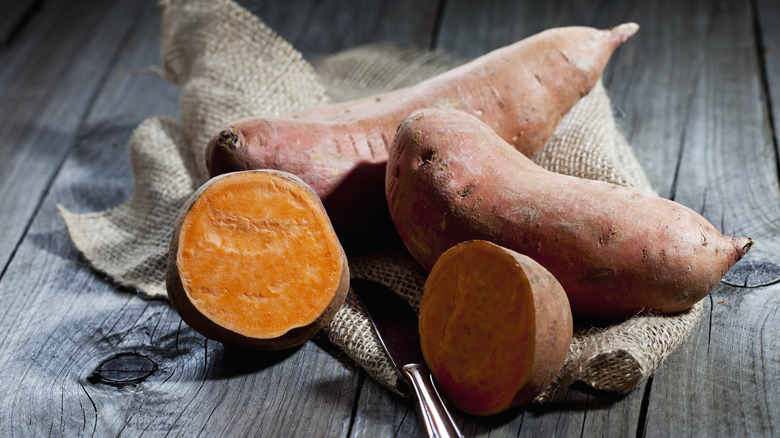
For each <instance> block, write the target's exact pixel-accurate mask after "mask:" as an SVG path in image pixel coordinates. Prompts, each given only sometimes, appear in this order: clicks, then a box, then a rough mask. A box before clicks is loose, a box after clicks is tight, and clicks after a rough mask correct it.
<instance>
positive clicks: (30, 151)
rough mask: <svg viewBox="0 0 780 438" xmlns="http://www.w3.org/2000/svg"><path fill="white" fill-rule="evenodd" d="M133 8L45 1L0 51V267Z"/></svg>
mask: <svg viewBox="0 0 780 438" xmlns="http://www.w3.org/2000/svg"><path fill="white" fill-rule="evenodd" d="M136 13H137V12H136V8H135V6H134V5H133V4H132V2H103V1H85V2H69V1H62V0H51V1H49V2H47V3H46V4H45V5H44V6H43V8H42V9H41V10H40V11H39V12H38V13H37V14H36V15H35V16H34V17H33V19H32V20H31V21H30V22H29V23H28V24H27V26H26V27H25V29H24V30H23V31H22V32H21V33H20V34H19V35H18V37H17V38H16V39H15V40H14V44H13V45H12V46H11V47H8V48H7V50H5V51H3V52H1V53H0V64H1V65H2V66H3V68H2V69H0V118H2V120H3V123H2V125H1V126H0V175H2V178H0V205H2V206H3V208H2V210H0V267H4V266H6V264H7V263H8V260H9V259H10V257H11V254H12V253H13V251H14V250H15V248H16V246H17V245H18V242H19V240H20V239H21V237H22V235H23V233H24V230H25V228H26V227H27V224H28V223H29V221H30V219H31V218H32V216H33V214H34V213H35V210H36V208H38V205H39V203H40V201H41V199H42V197H43V195H44V193H45V191H46V190H47V189H48V187H49V184H50V183H51V178H52V176H53V175H54V172H56V171H57V169H58V168H59V166H60V165H61V163H62V160H63V158H64V157H65V154H66V153H67V152H68V149H69V148H70V147H71V146H72V145H73V142H74V139H75V135H76V129H77V128H78V126H79V124H80V123H81V121H82V119H83V117H84V114H85V113H86V112H87V110H88V108H89V105H90V103H91V102H92V100H93V99H94V96H95V94H96V93H97V90H98V89H99V87H100V84H101V83H102V82H103V80H104V76H105V74H106V72H107V71H108V69H109V68H110V66H111V64H112V63H113V61H114V54H115V52H116V50H117V48H118V47H119V46H120V45H121V43H122V41H123V40H124V38H125V36H126V34H127V32H128V30H129V27H130V26H131V24H132V22H133V21H134V19H135V17H136ZM108 23H110V24H108Z"/></svg>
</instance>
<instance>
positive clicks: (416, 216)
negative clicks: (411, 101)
mask: <svg viewBox="0 0 780 438" xmlns="http://www.w3.org/2000/svg"><path fill="white" fill-rule="evenodd" d="M391 150H392V153H391V155H390V158H389V160H388V165H387V175H386V191H387V201H388V206H389V209H390V214H391V216H392V218H393V221H394V223H395V227H396V229H397V231H398V233H399V234H400V235H401V238H402V240H403V241H404V243H405V244H406V246H407V248H408V249H409V251H410V252H411V254H412V255H413V256H414V257H415V258H416V259H417V261H418V262H419V263H420V264H421V265H422V266H423V267H424V268H425V269H430V268H431V267H432V266H433V264H434V263H435V261H436V259H437V258H438V257H439V256H440V255H441V254H442V253H444V251H446V250H447V249H448V248H450V247H452V246H453V245H455V244H457V243H459V242H462V241H465V240H472V239H484V240H488V241H491V242H494V243H496V244H498V245H501V246H504V247H507V248H510V249H512V250H514V251H517V252H519V253H521V254H525V255H527V256H529V257H531V258H533V259H534V260H536V261H537V262H539V263H540V264H541V265H542V266H544V267H545V268H547V269H548V270H549V271H550V272H551V273H552V274H553V275H555V277H556V278H557V279H558V281H560V283H561V284H562V285H563V288H564V290H565V291H566V293H567V295H568V296H569V301H570V303H571V308H572V312H574V314H575V316H578V317H583V318H611V317H620V316H624V315H630V314H634V313H637V312H658V313H675V312H679V311H681V310H684V309H687V308H689V307H691V306H692V305H693V304H694V303H696V302H697V301H699V300H700V299H702V298H703V297H704V296H706V295H707V294H708V293H709V292H710V291H711V290H712V289H713V288H714V287H715V286H716V285H717V283H718V282H719V281H720V280H721V279H722V278H723V276H724V275H725V274H726V272H727V271H728V270H729V269H730V268H731V266H732V265H733V264H734V263H735V262H736V261H738V260H739V259H740V258H741V257H742V256H743V255H744V254H745V252H747V250H748V249H749V248H750V247H751V245H752V243H753V241H752V240H750V239H748V238H731V237H727V236H724V235H722V234H721V233H720V232H718V231H717V230H716V229H715V227H713V226H712V225H711V224H710V223H709V222H708V221H707V220H706V219H705V218H703V217H702V216H701V215H699V214H698V213H696V212H694V211H692V210H691V209H689V208H687V207H684V206H682V205H680V204H678V203H675V202H673V201H670V200H668V199H663V198H660V197H657V196H647V195H644V194H641V193H639V192H637V191H635V190H632V189H629V188H625V187H620V186H616V185H613V184H609V183H604V182H600V181H590V180H585V179H580V178H576V177H571V176H565V175H561V174H556V173H553V172H549V171H547V170H545V169H543V168H541V167H539V166H537V165H536V164H535V163H533V162H532V161H531V160H529V159H528V158H527V157H525V156H524V155H522V154H519V153H517V151H516V150H514V149H513V148H512V147H511V146H510V145H508V144H507V143H506V142H505V141H504V140H502V139H501V137H499V136H498V135H496V133H495V132H493V131H492V130H491V129H490V128H489V127H488V126H487V125H485V124H484V123H482V122H481V121H479V120H478V119H477V118H475V117H473V116H471V115H469V114H467V113H465V112H462V111H457V110H453V109H426V110H421V111H417V112H415V113H413V114H412V115H410V117H409V118H407V119H406V120H405V121H404V122H403V124H402V125H401V126H400V127H399V130H398V133H397V135H396V137H395V140H394V143H393V146H392V148H391Z"/></svg>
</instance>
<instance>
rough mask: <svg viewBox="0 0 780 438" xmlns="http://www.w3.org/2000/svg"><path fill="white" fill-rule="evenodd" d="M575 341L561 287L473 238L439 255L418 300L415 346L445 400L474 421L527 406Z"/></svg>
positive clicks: (526, 261)
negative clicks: (481, 416)
mask: <svg viewBox="0 0 780 438" xmlns="http://www.w3.org/2000/svg"><path fill="white" fill-rule="evenodd" d="M571 337H572V314H571V310H570V309H569V302H568V300H567V298H566V293H565V292H564V291H563V288H562V287H561V285H560V283H558V281H557V280H556V279H555V277H553V276H552V274H550V272H549V271H547V270H546V269H545V268H543V267H542V266H541V265H540V264H538V263H536V262H535V261H533V260H532V259H530V258H529V257H526V256H524V255H521V254H518V253H517V252H515V251H512V250H509V249H506V248H502V247H500V246H497V245H494V244H492V243H490V242H486V241H480V240H474V241H468V242H465V243H461V244H459V245H456V246H454V247H452V248H450V249H449V250H447V251H446V252H444V254H442V256H441V257H440V258H439V259H438V261H437V262H436V264H435V265H434V266H433V269H432V270H431V274H430V276H429V277H428V279H427V281H426V282H425V289H424V292H423V296H422V301H421V302H420V346H421V347H422V350H423V355H424V356H425V361H426V363H427V364H428V366H429V368H430V370H431V372H432V373H433V375H434V377H435V378H436V380H437V382H438V383H439V386H440V387H441V389H442V390H443V391H444V393H445V394H446V395H447V398H448V399H449V400H450V401H451V402H452V404H453V405H455V406H456V407H457V408H458V409H460V410H462V411H464V412H466V413H469V414H472V415H491V414H496V413H498V412H501V411H504V410H506V409H509V408H511V407H514V406H518V405H521V404H524V403H526V402H529V401H531V400H532V399H533V398H534V397H535V396H536V395H538V394H539V393H541V392H542V391H543V390H544V389H545V388H547V386H548V385H549V384H550V383H551V382H552V381H553V379H554V378H555V377H556V376H557V375H558V373H559V372H560V370H561V368H563V363H564V361H565V360H566V354H567V353H568V350H569V344H570V343H571Z"/></svg>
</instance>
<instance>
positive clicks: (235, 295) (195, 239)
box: [166, 170, 349, 350]
mask: <svg viewBox="0 0 780 438" xmlns="http://www.w3.org/2000/svg"><path fill="white" fill-rule="evenodd" d="M166 287H167V290H168V296H169V298H170V300H171V303H172V304H173V306H174V307H175V309H176V310H177V311H178V312H179V314H180V315H181V317H182V319H183V320H184V322H186V323H187V324H188V325H189V326H190V327H192V328H194V329H195V330H197V331H198V332H200V333H201V334H203V335H204V336H206V337H208V338H210V339H214V340H217V341H220V342H224V343H228V344H236V345H242V346H245V347H250V348H255V349H259V350H278V349H283V348H288V347H292V346H295V345H298V344H301V343H303V342H305V341H306V340H307V339H309V338H311V337H312V336H313V335H314V334H315V333H316V332H317V331H318V330H319V329H320V328H322V327H323V326H324V325H325V324H327V323H328V322H329V321H330V320H331V319H332V318H333V316H334V315H335V313H336V311H337V310H338V309H339V308H340V307H341V305H342V304H343V303H344V300H345V299H346V296H347V291H348V290H349V268H348V266H347V260H346V256H345V254H344V251H343V249H342V247H341V245H340V243H339V241H338V239H337V238H336V234H335V232H334V231H333V227H332V226H331V224H330V221H329V220H328V217H327V215H326V214H325V210H324V208H323V207H322V203H321V202H320V200H319V198H318V197H317V195H316V194H315V193H314V192H313V191H312V190H311V188H309V187H308V186H307V185H306V184H305V183H304V182H303V181H302V180H300V179H299V178H297V177H295V176H294V175H291V174H287V173H284V172H279V171H272V170H256V171H246V172H236V173H230V174H225V175H222V176H220V177H216V178H212V179H211V180H210V181H209V182H207V183H206V184H204V185H203V186H202V187H201V188H200V189H199V190H198V191H197V192H195V193H194V194H193V195H192V197H191V198H190V199H189V201H188V202H187V204H186V205H185V206H184V208H183V209H182V210H181V213H180V215H179V218H178V220H177V222H176V226H175V229H174V232H173V236H172V238H171V246H170V252H169V255H168V269H167V277H166Z"/></svg>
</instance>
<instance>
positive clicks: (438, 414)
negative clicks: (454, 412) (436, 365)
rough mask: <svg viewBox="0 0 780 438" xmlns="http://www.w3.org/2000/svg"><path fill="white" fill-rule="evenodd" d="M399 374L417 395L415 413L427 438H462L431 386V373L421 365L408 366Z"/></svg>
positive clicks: (436, 392) (433, 387)
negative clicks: (404, 377)
mask: <svg viewBox="0 0 780 438" xmlns="http://www.w3.org/2000/svg"><path fill="white" fill-rule="evenodd" d="M401 373H402V374H403V375H404V376H406V378H407V379H408V380H409V382H410V383H411V384H412V388H413V389H414V393H415V395H417V412H418V413H419V414H420V418H421V419H422V421H423V424H424V426H425V430H426V431H427V432H428V436H429V437H438V438H450V437H456V438H463V435H461V433H460V430H458V426H457V425H456V424H455V422H454V421H453V420H452V416H450V413H449V411H447V408H446V407H445V406H444V403H443V402H442V401H441V397H439V392H438V391H436V387H435V386H434V384H433V379H432V377H431V373H430V372H429V371H428V369H427V368H426V367H425V365H421V364H416V363H413V364H409V365H405V366H404V367H402V368H401Z"/></svg>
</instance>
